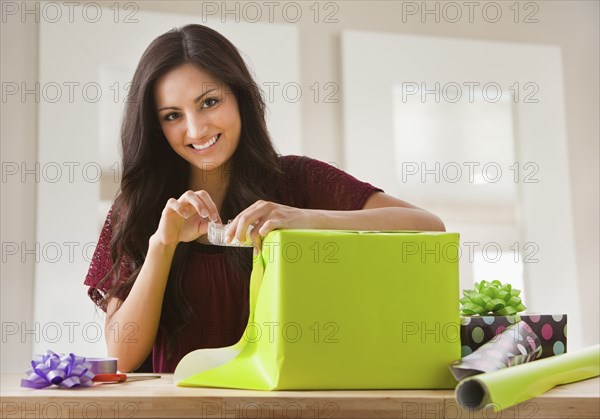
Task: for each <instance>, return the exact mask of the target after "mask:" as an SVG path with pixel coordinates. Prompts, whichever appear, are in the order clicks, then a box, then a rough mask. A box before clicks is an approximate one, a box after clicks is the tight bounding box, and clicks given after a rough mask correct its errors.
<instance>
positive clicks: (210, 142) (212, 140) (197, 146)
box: [192, 134, 219, 150]
mask: <svg viewBox="0 0 600 419" xmlns="http://www.w3.org/2000/svg"><path fill="white" fill-rule="evenodd" d="M217 138H219V134H217V135H215V136H214V137H212V138H211V139H210V140H209V141H208V142H207V143H204V144H202V145H199V144H192V147H194V150H204V149H206V148H208V147H210V146H211V145H213V144H214V143H216V142H217Z"/></svg>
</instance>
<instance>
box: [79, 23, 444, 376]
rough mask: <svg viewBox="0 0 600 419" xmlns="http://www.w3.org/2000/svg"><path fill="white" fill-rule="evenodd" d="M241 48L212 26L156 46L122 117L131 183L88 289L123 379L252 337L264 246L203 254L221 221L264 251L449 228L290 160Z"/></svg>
mask: <svg viewBox="0 0 600 419" xmlns="http://www.w3.org/2000/svg"><path fill="white" fill-rule="evenodd" d="M264 112H265V105H264V102H263V100H262V98H261V94H260V90H259V88H258V87H257V85H256V83H255V82H254V80H253V79H252V77H251V75H250V73H249V71H248V69H247V67H246V65H245V63H244V61H243V60H242V58H241V56H240V54H239V53H238V51H237V49H236V48H235V47H234V46H233V45H232V44H231V43H230V42H229V41H228V40H227V39H225V38H224V37H223V36H222V35H220V34H219V33H217V32H215V31H214V30H212V29H210V28H208V27H205V26H201V25H188V26H185V27H183V28H180V29H174V30H172V31H169V32H167V33H165V34H163V35H162V36H160V37H158V38H157V39H155V40H154V41H153V42H152V43H151V44H150V46H149V47H148V49H147V50H146V51H145V52H144V54H143V56H142V58H141V59H140V62H139V64H138V67H137V69H136V71H135V74H134V77H133V81H132V86H131V89H130V92H129V97H128V103H127V107H126V110H125V115H124V118H123V126H122V131H121V140H122V145H123V177H122V181H121V189H120V194H119V195H118V197H117V198H116V200H115V203H114V204H113V207H112V208H111V210H110V211H109V214H108V216H107V219H106V222H105V225H104V228H103V230H102V233H101V236H100V240H99V242H98V246H97V248H96V251H95V254H94V258H93V261H92V263H91V266H90V270H89V272H88V275H87V277H86V281H85V283H86V284H87V285H88V286H89V287H90V288H89V292H88V293H89V295H90V297H91V298H92V299H93V300H94V302H96V304H98V305H99V306H100V307H101V308H102V309H103V310H105V311H106V314H107V316H106V324H105V335H106V341H107V345H108V352H109V355H110V356H115V357H118V358H119V361H118V368H119V370H120V371H125V372H127V371H132V370H135V369H136V368H138V367H139V366H140V365H141V364H142V363H143V361H144V360H145V359H146V358H147V357H148V355H149V354H151V355H152V369H153V370H154V371H155V372H172V371H174V369H175V366H176V365H177V363H178V362H179V360H180V359H181V358H182V357H183V356H184V355H185V354H187V353H188V352H190V351H192V350H195V349H199V348H205V347H221V346H228V345H231V344H233V343H235V342H236V341H237V340H239V338H240V337H241V335H242V333H243V330H244V326H245V324H246V322H247V318H248V285H249V284H248V282H249V278H250V271H251V267H252V250H251V249H247V248H234V247H216V246H210V245H207V244H203V243H204V242H205V239H204V237H205V234H206V232H207V225H208V222H209V220H212V221H214V222H222V220H223V221H227V220H229V219H233V221H232V223H231V226H230V227H229V229H228V231H230V232H231V233H230V235H229V237H228V238H227V239H228V240H230V241H231V240H234V239H237V240H240V241H243V240H244V239H245V233H246V231H247V230H248V228H249V226H250V225H253V226H254V228H253V229H252V231H251V238H252V240H253V242H254V243H255V246H256V247H257V248H259V247H260V243H261V241H262V238H263V237H264V236H266V235H267V234H268V232H269V231H271V230H273V229H282V228H311V229H353V230H407V229H408V230H444V225H443V223H442V222H441V221H440V219H439V218H438V217H436V216H435V215H433V214H431V213H429V212H427V211H425V210H422V209H419V208H416V207H415V206H413V205H410V204H408V203H406V202H404V201H401V200H399V199H396V198H394V197H391V196H389V195H386V194H384V193H383V192H382V191H381V190H380V189H378V188H375V187H374V186H372V185H370V184H368V183H364V182H361V181H359V180H357V179H355V178H353V177H352V176H350V175H348V174H347V173H344V172H343V171H341V170H338V169H336V168H334V167H332V166H330V165H328V164H325V163H322V162H319V161H317V160H313V159H308V158H306V157H298V156H279V155H278V154H277V153H276V151H275V150H274V148H273V145H272V143H271V141H270V139H269V135H268V133H267V128H266V124H265V118H264Z"/></svg>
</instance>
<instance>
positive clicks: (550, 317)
mask: <svg viewBox="0 0 600 419" xmlns="http://www.w3.org/2000/svg"><path fill="white" fill-rule="evenodd" d="M519 321H524V322H525V323H527V324H528V325H529V327H531V330H532V331H533V332H534V333H535V334H536V335H537V336H538V337H539V339H540V342H541V347H542V353H541V355H540V357H539V358H540V359H541V358H548V357H550V356H553V355H559V354H562V353H565V352H567V315H566V314H535V313H531V314H519V315H515V316H487V315H484V316H479V315H476V316H461V318H460V341H461V350H462V356H463V357H464V356H467V355H469V354H470V353H472V352H473V351H475V350H476V349H478V348H479V347H481V346H483V345H484V344H485V343H487V342H489V341H490V340H492V339H493V338H494V337H495V336H497V335H499V334H500V333H502V332H503V331H504V329H506V328H507V327H509V326H511V325H513V324H515V323H518V322H519Z"/></svg>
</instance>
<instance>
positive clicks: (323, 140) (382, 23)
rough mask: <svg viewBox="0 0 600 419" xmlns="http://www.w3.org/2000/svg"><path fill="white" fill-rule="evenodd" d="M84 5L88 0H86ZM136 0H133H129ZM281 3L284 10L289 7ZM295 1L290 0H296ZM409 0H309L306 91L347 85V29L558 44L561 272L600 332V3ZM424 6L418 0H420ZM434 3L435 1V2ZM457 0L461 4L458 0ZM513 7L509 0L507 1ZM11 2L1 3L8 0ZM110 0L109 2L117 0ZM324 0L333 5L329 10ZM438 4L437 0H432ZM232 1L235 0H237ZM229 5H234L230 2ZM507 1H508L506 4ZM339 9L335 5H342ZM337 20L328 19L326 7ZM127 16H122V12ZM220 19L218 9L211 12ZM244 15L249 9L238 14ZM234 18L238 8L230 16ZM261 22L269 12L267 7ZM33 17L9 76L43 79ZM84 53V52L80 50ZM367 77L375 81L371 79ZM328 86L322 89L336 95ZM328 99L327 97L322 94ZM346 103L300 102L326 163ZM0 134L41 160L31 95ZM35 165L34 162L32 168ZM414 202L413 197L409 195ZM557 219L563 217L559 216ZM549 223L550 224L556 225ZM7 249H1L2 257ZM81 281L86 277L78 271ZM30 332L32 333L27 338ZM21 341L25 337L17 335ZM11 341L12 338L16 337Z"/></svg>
mask: <svg viewBox="0 0 600 419" xmlns="http://www.w3.org/2000/svg"><path fill="white" fill-rule="evenodd" d="M82 3H85V2H82ZM130 3H132V2H130ZM202 3H204V4H206V3H214V4H217V5H220V4H221V2H187V1H180V2H178V1H173V2H138V3H133V4H134V5H137V7H139V10H153V11H161V12H173V13H182V14H188V15H189V16H190V22H192V21H196V22H198V23H202V17H201V16H202V6H201V4H202ZM284 3H285V2H282V3H281V5H282V6H280V7H279V8H278V9H276V10H279V11H281V9H282V8H283V4H284ZM292 3H293V2H292ZM409 3H411V2H401V1H397V2H392V1H370V2H366V1H348V2H326V3H321V6H322V8H321V9H320V16H319V19H318V23H315V22H314V19H313V18H314V9H313V10H308V7H309V6H310V5H312V4H313V2H306V3H303V8H304V9H303V17H302V18H301V19H300V20H299V21H298V23H297V26H298V29H299V31H300V40H299V41H300V63H301V64H300V74H301V80H300V82H301V85H302V87H303V88H304V92H306V94H310V93H312V92H311V91H310V90H309V86H311V85H313V83H315V82H319V83H320V85H321V86H323V85H324V84H325V83H328V82H333V83H336V84H337V85H338V86H340V85H341V68H340V63H341V58H340V33H341V31H342V30H344V29H357V30H371V31H383V32H393V33H412V34H421V35H435V36H448V37H462V38H471V39H485V40H500V41H512V42H527V43H541V44H552V45H557V46H559V47H560V48H561V52H562V57H563V68H564V86H565V95H566V100H565V102H566V103H565V109H566V114H567V138H568V159H569V168H570V174H571V191H572V204H573V223H574V230H575V242H576V245H575V247H576V252H577V265H578V271H579V278H564V282H565V286H569V283H570V282H571V281H575V280H579V281H580V284H581V287H582V289H586V290H587V293H586V294H585V295H584V296H583V297H582V302H581V303H582V307H583V308H582V310H583V315H584V316H587V317H588V318H590V319H592V320H591V323H590V324H592V325H595V326H596V327H590V328H589V329H588V330H587V334H586V335H585V337H584V339H585V340H584V343H585V344H586V345H590V344H594V343H597V342H598V340H599V334H598V330H599V328H598V327H597V325H598V317H599V312H598V303H597V296H598V294H599V286H598V282H599V281H598V278H599V277H600V271H599V261H598V254H600V248H599V240H598V237H599V219H598V214H599V199H598V197H599V190H600V185H599V178H600V175H599V171H598V167H599V162H598V159H599V154H600V152H599V141H598V138H599V126H598V118H597V116H598V114H600V107H599V102H598V91H599V78H598V72H599V66H598V51H599V49H600V45H598V44H599V41H598V40H599V30H598V13H599V4H598V2H595V1H545V2H530V3H534V4H535V5H537V7H538V8H539V10H538V11H537V13H536V14H535V17H536V18H537V19H538V22H537V23H523V22H522V20H523V17H524V13H525V12H531V10H527V11H524V10H521V12H522V13H521V15H520V17H519V23H514V22H513V16H511V15H510V13H511V12H510V11H509V10H507V9H504V15H503V18H502V19H501V20H500V21H499V22H497V23H488V22H487V21H486V20H485V19H483V18H482V17H481V14H475V16H474V21H473V22H472V23H470V22H469V21H468V20H465V19H463V20H462V21H461V22H460V23H450V22H447V21H444V20H443V19H442V20H441V21H440V22H439V23H436V22H435V21H434V20H433V18H432V17H431V16H430V17H429V18H428V19H427V20H426V21H425V22H422V21H421V18H420V16H418V15H417V16H408V15H405V16H404V17H405V19H404V20H405V21H403V7H407V5H409ZM413 3H417V4H420V3H421V2H413ZM434 3H435V2H434ZM458 3H460V2H458ZM500 3H502V4H503V5H508V4H509V3H510V4H512V2H500ZM3 4H4V3H3ZM111 4H112V2H111ZM325 4H330V6H328V7H329V8H328V9H325V6H324V5H325ZM432 4H433V3H432ZM234 5H235V4H234ZM227 6H228V7H234V6H231V3H227ZM506 7H508V6H506ZM336 8H337V9H336ZM331 12H334V14H333V16H331V15H330V18H333V19H337V21H338V22H337V23H332V22H325V17H326V16H327V14H328V13H331ZM121 17H123V15H121ZM213 17H214V16H213ZM241 17H242V18H243V16H241ZM229 18H231V15H230V17H229ZM262 20H263V21H268V16H267V15H266V14H264V15H263V18H262ZM274 21H275V22H279V23H286V22H285V21H286V19H284V18H283V17H282V14H281V12H279V13H275V14H274ZM27 22H28V23H26V24H23V23H21V22H20V19H19V20H14V19H8V20H7V22H6V23H4V22H3V23H2V25H1V26H2V45H1V46H2V81H3V82H6V81H18V82H19V83H20V82H21V81H29V82H31V81H33V80H35V78H36V70H37V53H38V45H39V41H38V39H37V33H38V29H37V25H35V24H34V23H33V21H32V18H31V17H29V18H28V20H27ZM82 59H85V57H82ZM366 82H368V80H367V81H366ZM329 92H330V90H328V91H326V90H324V89H323V88H322V87H321V93H323V94H325V93H329ZM321 97H322V96H321ZM335 97H336V98H337V99H338V100H339V101H340V102H339V103H323V101H322V100H320V101H318V102H316V103H315V102H314V101H313V100H305V101H303V102H302V134H303V150H304V153H305V154H307V155H310V156H313V157H318V158H320V159H322V160H325V161H332V162H337V163H338V164H339V165H340V166H341V167H344V164H343V163H344V162H343V160H342V156H343V148H342V138H343V128H342V127H343V124H342V103H341V100H342V99H343V95H342V92H341V91H340V92H338V93H337V95H336V96H335ZM1 105H2V113H1V117H2V121H1V124H0V125H1V136H2V138H1V141H2V162H3V163H4V162H18V163H19V164H20V162H30V163H32V162H34V161H35V160H36V158H37V157H36V141H37V140H36V130H37V127H36V124H35V120H36V106H35V103H34V102H32V101H31V100H28V101H26V103H23V104H21V103H11V104H10V106H7V105H6V104H5V103H2V104H1ZM29 167H31V164H30V166H29ZM27 179H28V182H26V183H21V182H20V181H14V179H13V178H11V181H7V182H4V181H3V183H2V208H1V209H2V212H1V213H2V225H1V234H2V243H3V244H6V243H8V242H17V243H20V242H25V243H29V244H31V243H33V242H34V240H35V239H34V237H35V236H34V233H35V231H34V230H35V204H36V202H35V187H36V185H35V182H32V181H31V176H29V177H28V178H27ZM402 198H405V199H407V200H410V197H402ZM554 222H555V223H560V222H561V220H555V221H554ZM548 228H552V226H551V225H549V226H548ZM4 254H5V252H4V249H3V255H4ZM33 276H34V264H33V262H32V258H31V256H29V257H27V259H26V262H25V263H21V261H20V258H19V257H16V258H15V257H12V258H8V257H7V262H6V263H4V261H3V263H2V283H1V285H2V288H1V291H2V295H1V299H2V300H1V307H2V308H1V310H2V311H1V315H2V325H3V339H4V338H6V339H11V336H8V335H6V334H5V332H6V331H7V330H5V329H4V328H5V327H8V326H10V324H12V323H15V324H17V326H18V328H19V329H18V330H17V332H18V333H19V334H20V333H21V331H22V330H20V324H21V322H25V323H29V324H30V323H31V321H32V314H31V313H32V307H31V306H30V301H31V299H30V298H31V295H32V282H33ZM81 280H83V278H81ZM26 338H27V336H26ZM18 341H19V342H20V341H21V338H20V337H18ZM11 342H14V340H12V341H11ZM29 347H31V336H29V338H28V339H25V343H23V344H22V345H20V344H19V345H17V346H14V345H7V344H5V341H4V340H3V342H2V365H1V367H2V371H9V370H12V371H21V370H22V369H23V368H22V366H23V365H26V363H27V360H28V359H29V358H30V351H29V349H28V348H29Z"/></svg>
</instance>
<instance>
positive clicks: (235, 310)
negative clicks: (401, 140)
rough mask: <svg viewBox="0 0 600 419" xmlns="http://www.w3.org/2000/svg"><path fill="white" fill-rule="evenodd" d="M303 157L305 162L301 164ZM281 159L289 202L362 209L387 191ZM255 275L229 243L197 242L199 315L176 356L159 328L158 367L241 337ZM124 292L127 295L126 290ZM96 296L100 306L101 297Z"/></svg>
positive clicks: (193, 273)
mask: <svg viewBox="0 0 600 419" xmlns="http://www.w3.org/2000/svg"><path fill="white" fill-rule="evenodd" d="M300 161H302V163H303V164H298V163H299V162H300ZM281 163H282V167H283V171H284V179H285V180H287V181H284V182H282V183H281V184H280V190H279V191H278V192H279V196H280V197H281V202H280V203H281V204H284V205H288V206H293V207H297V208H307V209H325V210H358V209H362V208H363V207H364V205H365V203H366V201H367V199H368V198H369V196H370V195H371V194H372V193H374V192H376V191H381V189H379V188H376V187H374V186H372V185H370V184H368V183H365V182H361V181H359V180H357V179H356V178H354V177H352V176H350V175H349V174H347V173H345V172H343V171H341V170H339V169H337V168H335V167H333V166H331V165H329V164H326V163H323V162H320V161H318V160H313V159H309V158H306V157H304V158H300V157H298V156H283V157H281ZM111 211H112V209H111ZM110 215H111V212H110V211H109V213H108V216H107V218H106V222H105V224H104V227H103V228H102V232H101V233H100V239H99V241H98V245H97V247H96V250H95V252H94V256H93V258H92V262H91V264H90V268H89V271H88V274H87V277H86V279H85V284H86V285H88V286H89V287H90V288H89V291H88V293H89V294H90V297H92V295H93V293H92V289H94V288H95V286H96V284H97V283H98V282H99V281H100V280H101V279H102V278H103V277H104V276H105V275H106V273H107V272H108V270H109V269H110V267H111V263H112V262H111V259H110V240H111V234H112V233H111V231H112V230H111V222H110ZM123 266H125V264H124V265H123ZM129 274H130V272H129V271H128V270H127V269H126V268H124V269H123V268H122V269H121V280H122V281H124V280H125V279H126V278H127V277H128V275H129ZM249 280H250V278H241V277H240V275H232V274H231V272H230V270H228V269H227V268H226V259H225V253H224V248H223V247H218V246H210V245H203V244H200V243H198V242H193V254H192V256H191V257H190V260H189V263H188V266H187V267H186V272H185V276H184V291H185V295H187V296H188V298H189V301H193V302H194V303H193V304H192V308H193V311H194V314H193V318H192V321H191V322H190V324H189V326H187V327H186V328H185V329H183V330H182V331H181V333H180V335H179V338H178V341H177V345H176V348H175V352H174V355H172V356H171V357H167V356H166V337H165V336H163V335H162V334H161V333H160V329H159V333H158V335H157V338H156V342H155V343H154V347H153V350H152V369H153V371H154V372H162V373H171V372H173V371H174V370H175V367H176V366H177V363H178V362H179V361H180V360H181V358H182V357H183V356H185V355H186V354H187V353H189V352H191V351H193V350H196V349H200V348H217V347H224V346H229V345H233V344H234V343H236V342H237V341H238V340H239V339H240V338H241V336H242V334H243V331H244V328H245V326H246V324H247V320H248V304H249V296H248V290H249V288H248V286H249ZM110 286H111V285H110V284H107V285H105V286H103V287H99V288H96V290H98V291H100V293H101V294H102V295H105V294H106V292H107V291H108V290H109V287H110ZM96 295H97V294H96ZM120 297H122V298H126V295H124V296H120ZM92 299H93V300H94V302H95V303H96V304H98V305H99V306H100V302H101V299H99V298H92Z"/></svg>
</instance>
